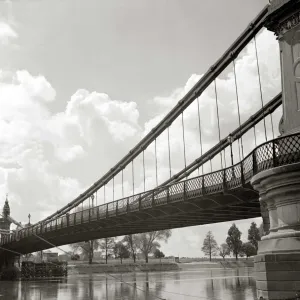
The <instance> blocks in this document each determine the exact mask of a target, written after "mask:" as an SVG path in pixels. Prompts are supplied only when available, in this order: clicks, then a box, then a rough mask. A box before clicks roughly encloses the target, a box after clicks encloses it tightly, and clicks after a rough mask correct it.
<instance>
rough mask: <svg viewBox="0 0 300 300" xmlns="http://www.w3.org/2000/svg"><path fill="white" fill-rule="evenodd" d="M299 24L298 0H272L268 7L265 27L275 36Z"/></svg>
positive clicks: (299, 4) (299, 5)
mask: <svg viewBox="0 0 300 300" xmlns="http://www.w3.org/2000/svg"><path fill="white" fill-rule="evenodd" d="M298 24H300V0H273V1H271V4H270V6H269V9H268V16H267V20H266V25H265V26H266V28H267V29H268V30H270V31H273V32H275V34H276V35H277V36H281V35H283V34H285V33H286V32H287V31H289V30H291V29H292V28H294V27H295V26H297V25H298Z"/></svg>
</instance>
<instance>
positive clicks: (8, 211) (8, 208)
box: [2, 194, 10, 218]
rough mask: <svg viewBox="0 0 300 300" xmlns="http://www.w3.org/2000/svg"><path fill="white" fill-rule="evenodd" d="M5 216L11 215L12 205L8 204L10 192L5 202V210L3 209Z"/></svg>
mask: <svg viewBox="0 0 300 300" xmlns="http://www.w3.org/2000/svg"><path fill="white" fill-rule="evenodd" d="M2 214H3V217H5V218H6V217H7V216H9V215H10V207H9V204H8V194H6V199H5V204H4V206H3V211H2Z"/></svg>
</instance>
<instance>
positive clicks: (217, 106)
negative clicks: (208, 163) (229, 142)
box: [214, 79, 223, 169]
mask: <svg viewBox="0 0 300 300" xmlns="http://www.w3.org/2000/svg"><path fill="white" fill-rule="evenodd" d="M214 83H215V96H216V108H217V120H218V132H219V142H221V129H220V117H219V105H218V92H217V83H216V79H215V80H214ZM220 156H221V169H223V157H222V152H220Z"/></svg>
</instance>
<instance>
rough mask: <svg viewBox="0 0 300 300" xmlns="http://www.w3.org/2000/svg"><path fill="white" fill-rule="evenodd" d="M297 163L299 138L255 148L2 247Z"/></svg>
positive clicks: (34, 229) (17, 235) (30, 231)
mask: <svg viewBox="0 0 300 300" xmlns="http://www.w3.org/2000/svg"><path fill="white" fill-rule="evenodd" d="M297 162H300V134H293V135H289V136H284V137H280V138H277V139H274V140H272V141H268V142H266V143H264V144H262V145H260V146H258V147H256V148H255V149H254V150H253V151H252V152H251V153H250V154H249V155H247V156H246V157H245V158H244V159H243V160H242V161H241V162H240V163H238V164H236V165H234V166H231V167H228V168H226V169H223V170H219V171H215V172H212V173H209V174H204V175H201V176H198V177H195V178H192V179H188V180H185V181H181V182H177V183H174V184H171V185H167V186H164V187H158V188H156V189H153V190H150V191H146V192H143V193H139V194H136V195H133V196H128V197H125V198H122V199H120V200H116V201H113V202H109V203H107V204H102V205H99V206H96V207H92V208H89V209H86V210H82V211H79V212H75V213H72V214H66V215H65V216H61V217H59V218H56V219H55V220H52V221H51V222H49V223H47V224H46V225H43V224H41V223H40V224H39V223H38V224H35V225H33V226H31V227H28V228H24V229H21V230H19V231H18V232H14V233H11V234H10V235H5V236H2V238H1V244H6V243H10V242H14V241H18V240H20V239H22V238H25V237H28V236H30V235H34V234H37V235H40V234H42V233H45V232H49V231H52V230H58V229H61V228H65V227H68V226H75V225H79V224H83V223H88V222H91V221H97V220H100V219H106V218H110V217H114V216H118V215H122V214H127V213H132V212H135V211H140V210H145V209H149V208H152V207H155V206H160V205H166V204H168V203H174V202H180V201H181V202H182V201H186V200H190V199H193V198H199V197H202V196H204V195H208V194H216V193H221V192H224V191H225V190H232V189H236V188H239V187H242V186H243V185H244V184H246V183H248V182H250V180H251V178H252V177H253V176H254V175H255V174H257V173H259V172H261V171H264V170H268V169H270V168H274V167H278V166H283V165H288V164H293V163H297Z"/></svg>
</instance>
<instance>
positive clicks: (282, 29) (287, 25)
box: [273, 11, 300, 36]
mask: <svg viewBox="0 0 300 300" xmlns="http://www.w3.org/2000/svg"><path fill="white" fill-rule="evenodd" d="M299 24H300V11H298V12H297V13H295V14H293V15H292V16H290V17H289V18H288V19H286V20H284V21H283V22H281V23H279V25H278V26H276V27H275V28H274V29H273V30H274V31H275V34H276V35H277V36H281V35H283V34H285V33H286V32H287V31H289V30H291V29H292V28H294V27H296V26H297V25H299Z"/></svg>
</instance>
